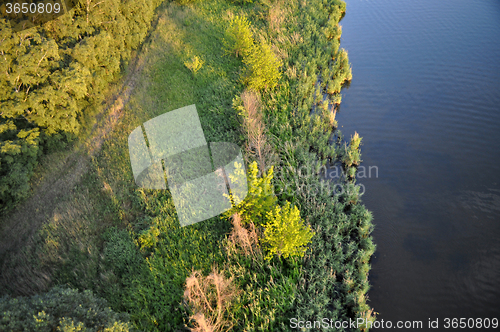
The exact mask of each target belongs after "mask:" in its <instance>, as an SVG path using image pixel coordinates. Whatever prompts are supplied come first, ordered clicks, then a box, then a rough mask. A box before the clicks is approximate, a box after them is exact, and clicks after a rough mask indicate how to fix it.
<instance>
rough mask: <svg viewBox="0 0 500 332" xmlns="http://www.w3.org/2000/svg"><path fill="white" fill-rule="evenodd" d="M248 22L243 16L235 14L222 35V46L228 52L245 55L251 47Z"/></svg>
mask: <svg viewBox="0 0 500 332" xmlns="http://www.w3.org/2000/svg"><path fill="white" fill-rule="evenodd" d="M253 43H254V42H253V37H252V31H251V30H250V22H248V20H247V19H246V18H245V17H242V16H235V17H234V18H233V19H232V20H231V22H230V23H229V27H228V29H227V30H226V36H225V37H224V47H225V49H226V52H227V53H229V54H236V56H240V55H241V56H246V55H247V54H248V53H250V51H251V50H252V47H253Z"/></svg>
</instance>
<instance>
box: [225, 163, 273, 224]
mask: <svg viewBox="0 0 500 332" xmlns="http://www.w3.org/2000/svg"><path fill="white" fill-rule="evenodd" d="M235 167H236V171H235V173H236V176H234V177H233V176H230V178H231V181H235V182H237V181H242V179H245V177H243V176H241V173H242V172H244V171H243V168H242V165H241V164H238V163H235ZM258 174H259V168H258V166H257V162H255V161H254V162H252V163H251V164H250V165H248V171H247V184H248V193H247V196H246V197H245V199H243V200H242V199H241V198H242V196H241V195H238V194H237V193H231V195H229V198H230V199H231V201H232V202H233V204H234V205H235V207H233V208H232V209H230V210H229V211H227V212H226V216H228V217H230V216H232V215H233V214H235V213H238V214H239V215H240V216H241V221H242V224H246V223H249V222H250V221H253V222H254V223H255V224H256V225H257V226H262V223H263V221H264V218H265V217H266V214H267V212H268V211H271V210H272V209H273V208H274V206H275V205H276V196H275V195H274V190H273V187H272V185H271V181H272V179H273V167H271V168H270V169H269V170H268V171H267V173H266V174H263V176H262V177H259V176H258ZM235 187H240V186H235Z"/></svg>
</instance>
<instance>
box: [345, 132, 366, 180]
mask: <svg viewBox="0 0 500 332" xmlns="http://www.w3.org/2000/svg"><path fill="white" fill-rule="evenodd" d="M361 140H362V138H361V137H359V134H358V133H357V132H355V133H354V136H353V137H351V142H350V144H349V147H347V146H345V148H344V150H345V151H344V155H343V156H342V162H343V163H344V166H345V167H347V168H349V167H351V166H358V165H359V164H360V163H361V153H360V151H359V146H360V145H361ZM349 171H350V172H349V175H350V176H351V177H352V176H353V175H354V173H355V168H352V169H349Z"/></svg>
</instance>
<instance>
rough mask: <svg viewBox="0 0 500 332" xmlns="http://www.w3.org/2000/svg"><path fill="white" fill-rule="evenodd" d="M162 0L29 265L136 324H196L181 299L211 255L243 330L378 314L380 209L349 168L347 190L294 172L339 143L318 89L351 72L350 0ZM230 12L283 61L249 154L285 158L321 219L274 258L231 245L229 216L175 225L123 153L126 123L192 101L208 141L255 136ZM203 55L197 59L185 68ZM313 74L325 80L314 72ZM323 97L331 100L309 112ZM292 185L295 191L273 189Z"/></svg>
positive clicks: (169, 206) (282, 182)
mask: <svg viewBox="0 0 500 332" xmlns="http://www.w3.org/2000/svg"><path fill="white" fill-rule="evenodd" d="M162 10H163V12H159V13H158V15H159V17H158V24H157V26H156V28H155V31H154V32H153V34H152V36H153V37H152V38H151V41H150V43H149V44H148V45H147V47H145V54H147V55H145V56H144V59H145V60H144V63H143V70H142V71H141V73H140V74H138V78H137V81H136V83H135V86H134V90H133V91H132V92H131V94H130V98H129V102H128V103H126V104H125V105H123V113H122V114H123V115H122V116H121V118H120V121H117V122H116V125H115V126H114V129H113V130H110V131H109V132H107V133H106V135H105V137H106V139H105V140H104V141H103V144H102V145H101V146H100V150H99V151H98V152H96V154H95V155H94V158H92V160H91V163H90V167H89V168H88V171H87V172H86V173H85V174H84V175H83V176H82V180H81V181H79V182H78V183H77V184H76V185H75V187H74V188H72V190H71V192H70V194H69V195H68V196H67V197H65V199H64V200H63V201H61V202H60V205H59V206H58V207H57V209H56V210H55V211H54V212H53V214H51V215H49V216H47V220H46V223H45V224H44V226H43V228H42V229H41V231H40V232H38V233H37V235H36V240H35V241H34V243H35V245H34V246H33V247H31V248H29V250H30V257H31V258H30V264H33V269H35V270H36V271H39V272H40V273H43V272H45V271H50V275H49V274H47V275H49V276H50V280H49V282H48V283H47V285H54V284H59V285H67V286H71V287H73V288H79V289H90V290H92V291H93V292H94V293H96V294H98V295H99V296H100V297H103V298H105V299H106V300H107V301H108V303H109V305H110V306H111V307H112V309H113V310H115V311H118V312H127V313H129V314H130V320H131V322H132V323H133V325H134V326H135V327H136V328H137V329H139V330H141V331H142V330H144V331H173V330H177V329H182V328H184V326H185V325H188V326H192V325H191V324H193V321H192V320H191V319H190V314H192V312H190V310H191V309H190V308H189V307H188V306H185V305H184V304H185V301H186V299H185V298H184V296H185V289H184V288H185V287H186V283H187V282H186V279H188V278H189V277H190V274H191V273H192V270H193V269H195V270H198V271H200V272H199V273H200V275H204V276H207V275H209V273H210V272H211V271H213V267H214V265H215V266H218V267H219V268H221V269H222V271H223V273H225V274H226V275H232V276H233V279H232V280H233V282H234V286H235V287H236V288H237V289H239V290H240V292H236V293H238V294H239V295H237V296H235V297H234V299H233V302H232V305H231V307H229V309H228V310H227V313H228V314H227V317H226V318H228V320H229V322H228V324H230V325H232V326H233V329H234V330H235V331H243V330H255V331H269V330H273V331H280V330H281V331H288V330H289V329H290V320H291V319H292V318H296V319H299V320H310V321H314V320H317V319H318V318H323V317H329V318H331V319H334V320H335V319H338V320H348V319H349V318H351V319H356V318H368V319H373V316H371V315H372V310H371V309H370V308H369V306H368V305H367V303H366V293H367V291H368V289H369V284H368V280H367V276H368V272H369V267H370V266H369V260H370V257H371V255H372V254H373V251H374V245H373V243H372V240H371V236H370V233H371V230H372V227H373V226H372V224H371V219H372V217H371V214H370V213H369V212H368V211H367V210H366V209H365V207H364V206H363V205H362V204H361V202H360V199H359V194H358V192H357V189H356V185H355V180H348V179H344V181H343V182H342V185H343V187H344V188H345V189H346V190H345V191H344V193H343V194H342V195H334V193H332V192H328V191H322V192H320V193H319V194H318V193H317V192H315V191H314V190H313V188H318V187H321V186H324V183H323V182H322V181H321V180H320V175H319V169H318V170H316V169H312V170H311V172H308V173H307V174H305V173H304V174H302V173H300V172H298V169H300V167H301V166H303V165H317V166H318V167H319V168H320V167H321V165H325V164H326V163H327V162H329V161H334V160H341V158H342V156H343V155H344V154H345V149H344V140H343V138H342V135H341V133H340V132H339V131H338V130H337V129H336V128H335V127H334V126H333V125H334V122H332V121H331V120H332V119H331V117H330V116H329V115H328V113H326V111H327V110H328V109H329V107H328V105H325V101H324V100H323V94H324V93H327V94H328V95H329V96H330V97H329V98H330V99H329V100H328V102H329V103H332V104H334V103H337V102H339V100H340V89H341V87H342V84H344V83H345V82H346V81H348V80H350V78H351V76H350V67H349V62H348V58H347V53H346V52H345V51H343V50H342V49H340V47H339V46H340V45H339V43H340V41H339V39H340V33H341V29H340V27H339V20H340V18H341V17H342V15H343V13H344V11H345V4H344V3H343V2H339V1H329V2H325V3H323V2H322V1H317V0H313V1H309V2H308V3H307V5H306V4H305V3H302V2H300V1H286V2H285V1H282V2H280V1H277V2H275V3H273V4H265V3H264V2H257V3H253V4H246V5H238V4H232V3H229V2H227V1H223V0H211V1H203V2H195V3H192V4H187V5H183V6H181V5H178V4H175V3H165V4H164V7H163V8H162ZM236 16H245V17H247V18H248V21H249V22H250V25H251V31H252V34H253V38H254V39H255V41H256V43H257V42H259V41H260V40H265V42H266V43H268V44H269V45H271V46H270V49H272V53H273V54H274V56H276V57H277V58H278V59H279V61H280V62H281V64H282V65H281V67H280V72H281V77H280V78H279V79H278V80H277V84H276V86H274V87H270V86H271V85H270V84H269V86H268V87H267V88H263V89H262V90H261V91H260V101H261V111H262V115H263V116H262V120H263V122H264V126H265V128H266V130H265V131H264V132H265V133H266V138H267V142H268V146H269V150H268V152H269V153H268V154H267V155H266V156H267V157H266V158H263V157H262V156H259V155H258V154H254V153H251V152H252V151H254V150H252V149H253V148H251V147H250V149H248V150H247V156H246V158H247V161H248V162H249V163H250V162H252V161H257V162H259V166H260V168H261V170H262V172H261V173H265V172H267V171H268V170H269V169H271V167H275V168H276V169H277V170H278V169H279V170H280V172H276V175H275V177H274V180H273V182H272V184H273V187H274V188H275V192H276V193H277V194H278V195H277V201H278V203H279V204H282V205H284V204H285V201H289V202H291V204H292V205H294V206H297V207H298V208H299V209H300V216H301V218H302V219H303V221H304V222H305V224H306V225H308V226H310V227H311V228H312V230H313V231H314V236H313V238H312V240H311V243H310V245H309V248H308V250H307V251H306V254H305V256H304V257H303V258H297V259H284V258H281V257H272V259H270V260H266V259H265V258H264V257H263V256H259V255H256V256H255V257H254V256H245V255H243V254H241V253H238V254H237V255H236V256H233V258H230V257H229V256H230V254H229V252H228V240H229V237H230V233H231V232H232V230H233V229H234V228H232V226H231V221H230V220H229V219H228V218H226V217H225V216H219V217H215V218H212V219H210V220H207V221H204V222H200V223H197V224H194V225H191V226H188V227H179V225H178V221H177V216H176V214H175V210H174V207H173V203H172V199H171V196H170V194H169V192H168V191H155V190H144V189H140V188H137V187H136V185H135V183H134V181H133V178H132V174H131V171H130V163H129V158H128V155H127V154H126V153H124V151H127V149H128V146H127V136H128V135H127V134H124V133H130V132H131V131H132V130H133V129H134V128H136V127H137V126H138V125H140V124H142V123H144V122H145V121H147V120H149V119H151V118H153V117H155V116H157V115H159V114H163V113H165V112H168V111H170V110H174V109H177V108H179V107H182V106H185V105H190V104H195V105H196V107H197V109H198V112H199V116H200V119H201V124H202V127H203V131H204V134H205V136H206V139H207V141H212V142H218V141H222V142H224V141H225V142H232V143H236V144H238V145H239V146H242V147H245V146H247V147H248V146H249V144H250V143H251V142H252V139H251V137H250V136H249V134H248V132H245V131H244V130H242V125H241V123H242V122H244V119H242V117H241V116H240V115H239V114H238V111H237V105H238V104H237V103H235V102H234V100H235V99H237V98H236V97H240V98H241V99H244V97H243V91H244V90H245V89H247V88H248V86H247V85H248V83H247V82H246V81H245V80H242V77H243V75H244V74H245V69H246V68H248V67H246V65H247V64H246V63H245V62H244V61H242V60H241V59H240V58H238V57H236V56H234V55H228V54H227V52H226V51H225V45H224V42H223V41H224V38H225V37H226V31H227V28H228V25H229V22H231V20H232V19H233V18H234V17H236ZM196 57H197V58H198V59H201V60H202V61H201V62H202V65H201V67H200V68H198V69H197V70H193V67H192V68H191V69H190V68H188V67H190V65H189V64H190V63H192V62H190V61H192V59H194V58H196ZM319 75H321V77H322V78H323V79H322V85H321V87H320V88H321V90H318V88H317V86H316V84H315V82H317V80H318V76H319ZM315 105H316V106H320V107H319V109H322V110H325V113H321V114H314V115H311V114H310V110H311V109H312V108H313V106H315ZM332 135H333V136H334V137H336V138H337V139H336V140H335V144H333V145H332V144H330V142H331V138H332ZM250 145H251V144H250ZM354 150H356V151H358V150H359V149H358V148H357V147H356V148H355V149H354ZM315 167H316V166H315ZM261 175H263V174H261ZM284 187H286V188H289V190H287V191H280V190H279V189H280V188H284ZM224 268H226V269H225V270H224ZM14 271H15V270H14ZM191 280H192V279H191ZM183 303H184V304H183Z"/></svg>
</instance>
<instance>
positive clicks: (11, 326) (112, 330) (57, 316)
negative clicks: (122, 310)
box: [0, 287, 131, 332]
mask: <svg viewBox="0 0 500 332" xmlns="http://www.w3.org/2000/svg"><path fill="white" fill-rule="evenodd" d="M124 320H128V317H127V315H126V314H118V313H116V312H113V311H112V310H111V309H109V307H108V306H107V303H106V301H105V300H103V299H100V298H97V297H95V296H94V295H93V294H92V292H91V291H88V290H87V291H84V292H81V293H80V292H78V291H75V290H71V289H64V288H60V287H54V288H53V289H51V290H50V292H47V293H45V294H42V295H35V296H32V297H30V298H9V297H4V298H1V299H0V329H1V330H2V331H33V332H43V331H47V332H49V331H56V330H57V331H65V332H76V331H79V332H96V331H105V332H128V331H129V329H131V326H130V324H129V323H125V322H124Z"/></svg>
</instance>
